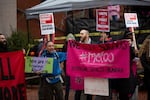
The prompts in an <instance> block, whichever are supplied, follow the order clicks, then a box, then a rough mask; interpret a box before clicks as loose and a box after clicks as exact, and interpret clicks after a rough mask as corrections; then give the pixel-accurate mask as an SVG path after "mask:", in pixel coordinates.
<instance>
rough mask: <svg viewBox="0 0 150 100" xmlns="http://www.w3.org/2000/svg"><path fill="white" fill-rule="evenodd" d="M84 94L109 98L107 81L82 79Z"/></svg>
mask: <svg viewBox="0 0 150 100" xmlns="http://www.w3.org/2000/svg"><path fill="white" fill-rule="evenodd" d="M84 93H85V94H92V95H103V96H109V84H108V79H102V78H89V77H88V78H87V77H86V78H84Z"/></svg>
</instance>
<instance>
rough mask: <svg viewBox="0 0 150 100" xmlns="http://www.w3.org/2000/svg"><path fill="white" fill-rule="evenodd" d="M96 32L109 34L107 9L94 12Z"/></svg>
mask: <svg viewBox="0 0 150 100" xmlns="http://www.w3.org/2000/svg"><path fill="white" fill-rule="evenodd" d="M96 30H97V31H102V32H109V30H110V27H109V18H108V10H107V9H97V10H96Z"/></svg>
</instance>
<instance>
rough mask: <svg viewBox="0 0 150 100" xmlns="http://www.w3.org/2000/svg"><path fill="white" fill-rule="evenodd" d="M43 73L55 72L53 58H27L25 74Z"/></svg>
mask: <svg viewBox="0 0 150 100" xmlns="http://www.w3.org/2000/svg"><path fill="white" fill-rule="evenodd" d="M37 71H41V72H43V73H52V72H53V58H45V57H26V58H25V72H26V73H32V72H37Z"/></svg>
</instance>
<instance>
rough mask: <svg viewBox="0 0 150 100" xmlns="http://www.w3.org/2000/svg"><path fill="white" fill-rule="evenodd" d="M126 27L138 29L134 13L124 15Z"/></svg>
mask: <svg viewBox="0 0 150 100" xmlns="http://www.w3.org/2000/svg"><path fill="white" fill-rule="evenodd" d="M124 18H125V24H126V27H139V24H138V18H137V14H136V13H124Z"/></svg>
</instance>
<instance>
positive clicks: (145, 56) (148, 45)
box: [139, 35, 150, 100]
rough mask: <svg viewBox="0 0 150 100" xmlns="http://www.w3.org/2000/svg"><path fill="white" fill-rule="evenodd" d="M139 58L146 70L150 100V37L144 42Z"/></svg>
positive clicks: (148, 99) (145, 80)
mask: <svg viewBox="0 0 150 100" xmlns="http://www.w3.org/2000/svg"><path fill="white" fill-rule="evenodd" d="M139 57H140V60H141V63H142V66H143V68H144V84H145V86H146V89H147V92H148V94H147V96H148V97H147V100H150V78H149V77H150V35H148V36H147V37H146V39H145V40H144V42H143V44H142V46H141V48H140V50H139Z"/></svg>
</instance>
